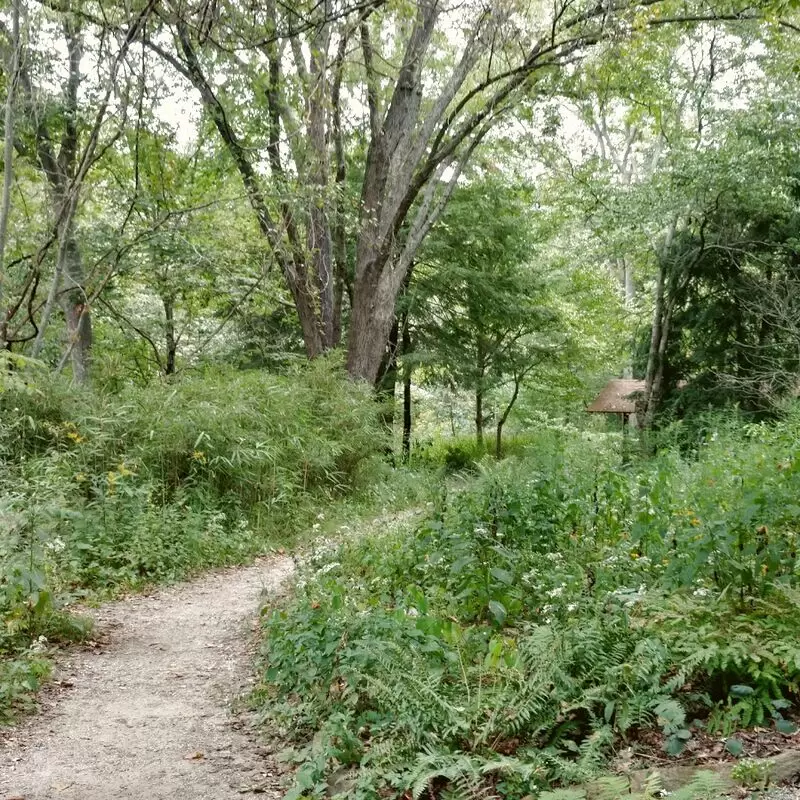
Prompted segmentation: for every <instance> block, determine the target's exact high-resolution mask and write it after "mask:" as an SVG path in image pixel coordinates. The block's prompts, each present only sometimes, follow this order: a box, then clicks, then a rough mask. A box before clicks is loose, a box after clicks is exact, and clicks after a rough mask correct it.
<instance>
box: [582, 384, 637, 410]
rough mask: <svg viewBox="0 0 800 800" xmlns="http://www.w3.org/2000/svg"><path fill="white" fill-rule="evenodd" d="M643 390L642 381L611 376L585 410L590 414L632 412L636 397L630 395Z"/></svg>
mask: <svg viewBox="0 0 800 800" xmlns="http://www.w3.org/2000/svg"><path fill="white" fill-rule="evenodd" d="M643 391H644V381H637V380H632V379H630V378H612V379H611V380H610V381H609V382H608V383H607V384H606V385H605V386H604V387H603V389H602V391H601V392H600V394H599V395H597V397H595V399H594V401H593V402H592V403H591V404H590V405H589V406H588V407H587V409H586V410H587V411H588V412H589V413H590V414H633V413H635V412H636V398H635V397H631V395H635V394H636V393H637V392H643Z"/></svg>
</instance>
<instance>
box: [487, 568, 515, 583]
mask: <svg viewBox="0 0 800 800" xmlns="http://www.w3.org/2000/svg"><path fill="white" fill-rule="evenodd" d="M489 571H490V573H491V575H492V577H494V578H497V580H498V581H500V583H504V584H505V585H506V586H510V585H511V584H512V583H514V576H513V575H512V574H511V573H510V572H509V571H508V570H507V569H500V567H494V568H493V569H491V570H489Z"/></svg>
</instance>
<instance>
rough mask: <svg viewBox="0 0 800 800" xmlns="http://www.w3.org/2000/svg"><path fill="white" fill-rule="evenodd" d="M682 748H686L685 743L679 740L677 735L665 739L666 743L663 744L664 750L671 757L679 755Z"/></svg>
mask: <svg viewBox="0 0 800 800" xmlns="http://www.w3.org/2000/svg"><path fill="white" fill-rule="evenodd" d="M684 747H686V742H684V741H683V739H681V738H679V737H678V735H677V734H675V735H673V736H669V737H667V741H666V742H665V743H664V750H666V751H667V754H668V755H671V756H678V755H680V754H681V753H682V752H683V748H684Z"/></svg>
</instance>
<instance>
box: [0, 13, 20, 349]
mask: <svg viewBox="0 0 800 800" xmlns="http://www.w3.org/2000/svg"><path fill="white" fill-rule="evenodd" d="M19 4H20V0H11V40H12V41H11V47H12V51H11V60H10V63H9V64H8V71H7V72H6V95H7V96H6V108H5V117H4V119H5V125H4V140H3V198H2V204H0V350H3V349H5V346H6V339H7V338H8V333H7V330H6V329H7V326H8V319H7V316H8V315H7V313H6V309H5V252H6V239H7V237H8V217H9V214H10V212H11V187H12V182H13V176H14V168H13V160H14V90H15V88H16V84H17V72H18V71H19V50H20V35H19Z"/></svg>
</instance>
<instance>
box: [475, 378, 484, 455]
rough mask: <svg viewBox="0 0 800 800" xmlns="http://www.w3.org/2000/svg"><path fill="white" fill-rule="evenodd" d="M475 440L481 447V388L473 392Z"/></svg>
mask: <svg viewBox="0 0 800 800" xmlns="http://www.w3.org/2000/svg"><path fill="white" fill-rule="evenodd" d="M475 440H476V441H477V442H478V447H480V448H482V447H483V387H481V386H479V387H478V388H477V389H476V390H475Z"/></svg>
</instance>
